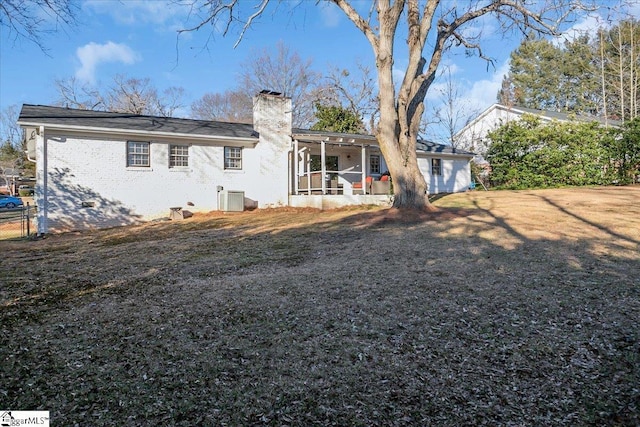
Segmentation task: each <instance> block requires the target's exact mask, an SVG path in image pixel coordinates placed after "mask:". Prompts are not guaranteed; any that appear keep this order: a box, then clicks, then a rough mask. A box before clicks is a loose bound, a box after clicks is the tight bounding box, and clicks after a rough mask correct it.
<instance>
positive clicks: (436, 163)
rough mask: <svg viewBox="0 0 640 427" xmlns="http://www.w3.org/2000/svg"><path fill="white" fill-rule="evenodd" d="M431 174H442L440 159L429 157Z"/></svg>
mask: <svg viewBox="0 0 640 427" xmlns="http://www.w3.org/2000/svg"><path fill="white" fill-rule="evenodd" d="M431 175H438V176H439V175H442V159H431Z"/></svg>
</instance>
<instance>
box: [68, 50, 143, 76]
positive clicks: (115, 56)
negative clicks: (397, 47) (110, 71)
mask: <svg viewBox="0 0 640 427" xmlns="http://www.w3.org/2000/svg"><path fill="white" fill-rule="evenodd" d="M76 55H77V57H78V60H79V61H80V68H79V69H78V71H76V77H77V78H78V79H80V80H82V81H84V82H88V83H94V82H95V73H96V68H97V67H98V66H99V65H100V64H104V63H108V62H121V63H123V64H133V63H134V62H136V61H137V60H138V59H139V57H138V55H137V54H136V53H135V52H134V51H133V50H132V49H131V48H130V47H129V46H127V45H125V44H121V43H114V42H111V41H109V42H107V43H105V44H98V43H94V42H91V43H89V44H86V45H84V46H81V47H79V48H78V49H77V50H76Z"/></svg>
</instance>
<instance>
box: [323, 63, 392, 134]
mask: <svg viewBox="0 0 640 427" xmlns="http://www.w3.org/2000/svg"><path fill="white" fill-rule="evenodd" d="M324 80H325V84H324V88H323V89H322V91H320V93H319V97H318V101H319V102H320V103H322V104H325V105H339V106H341V107H343V108H345V109H347V110H348V111H351V112H352V113H353V114H355V115H356V116H357V117H359V118H360V119H361V120H362V121H363V123H366V126H367V131H368V132H370V133H374V132H375V126H376V122H377V120H378V113H379V109H378V88H377V87H376V79H375V73H373V72H372V71H371V69H370V68H369V67H367V66H366V65H363V64H362V62H360V61H358V62H356V70H348V69H346V68H338V67H333V68H332V69H331V70H330V71H329V73H328V74H327V75H326V76H325V78H324Z"/></svg>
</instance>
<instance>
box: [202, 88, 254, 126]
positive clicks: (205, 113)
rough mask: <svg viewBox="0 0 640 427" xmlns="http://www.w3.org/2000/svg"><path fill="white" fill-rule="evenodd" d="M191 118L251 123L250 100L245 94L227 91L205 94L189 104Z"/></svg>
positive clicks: (251, 110)
mask: <svg viewBox="0 0 640 427" xmlns="http://www.w3.org/2000/svg"><path fill="white" fill-rule="evenodd" d="M191 116H192V117H193V118H195V119H200V120H215V121H222V122H232V123H251V122H252V121H253V104H252V98H251V97H249V96H247V94H246V93H244V92H240V91H234V90H228V91H226V92H224V93H205V94H204V95H203V96H202V98H200V99H198V100H196V101H195V102H194V103H193V104H191Z"/></svg>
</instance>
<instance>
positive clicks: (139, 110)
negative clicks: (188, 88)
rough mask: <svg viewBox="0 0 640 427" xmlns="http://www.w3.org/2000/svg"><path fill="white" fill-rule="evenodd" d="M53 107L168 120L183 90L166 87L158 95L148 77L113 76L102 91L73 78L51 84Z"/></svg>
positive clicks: (178, 102)
mask: <svg viewBox="0 0 640 427" xmlns="http://www.w3.org/2000/svg"><path fill="white" fill-rule="evenodd" d="M55 84H56V88H57V90H58V99H57V100H56V105H61V106H64V107H69V108H79V109H81V110H104V111H115V112H120V113H132V114H147V115H153V116H163V117H171V116H173V115H174V114H175V113H176V111H178V110H179V109H181V108H183V104H182V98H183V97H184V89H183V88H180V87H169V88H167V89H165V90H164V91H163V92H162V95H159V94H158V90H157V89H156V88H155V86H153V84H152V83H151V80H150V79H149V78H143V79H138V78H131V77H126V76H123V75H120V74H119V75H116V76H115V77H114V78H113V82H112V84H111V86H110V87H109V88H107V89H106V90H102V91H101V90H100V89H99V88H98V87H95V86H91V85H88V84H82V83H81V82H79V81H78V80H77V79H76V78H75V77H71V78H68V79H58V80H56V81H55Z"/></svg>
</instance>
